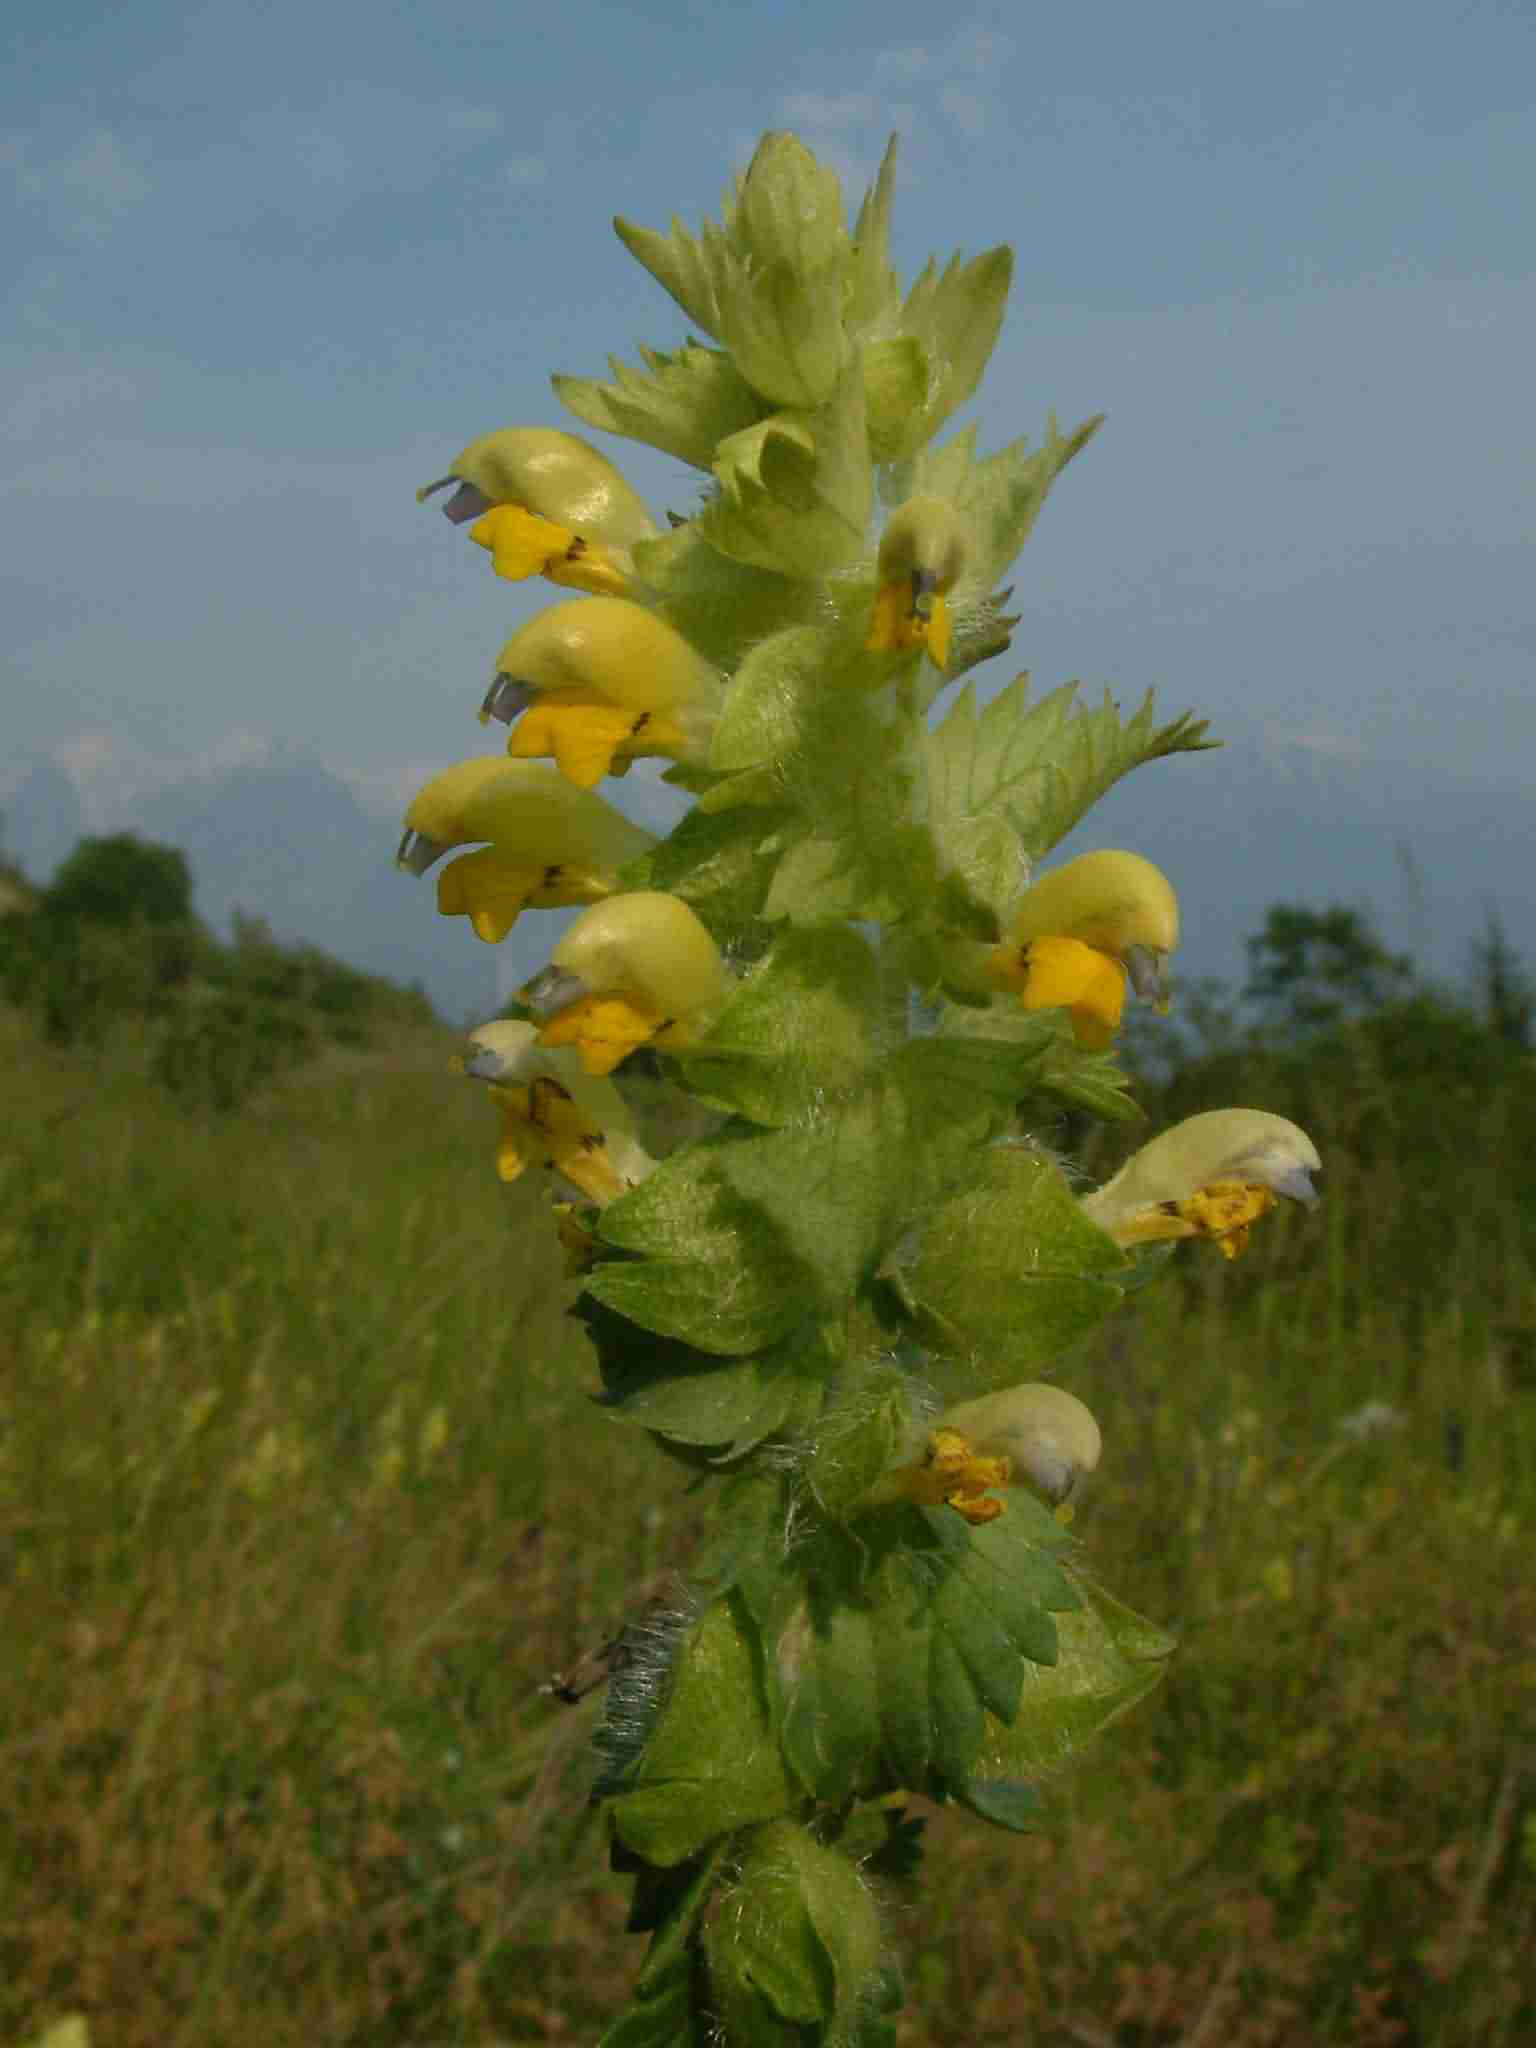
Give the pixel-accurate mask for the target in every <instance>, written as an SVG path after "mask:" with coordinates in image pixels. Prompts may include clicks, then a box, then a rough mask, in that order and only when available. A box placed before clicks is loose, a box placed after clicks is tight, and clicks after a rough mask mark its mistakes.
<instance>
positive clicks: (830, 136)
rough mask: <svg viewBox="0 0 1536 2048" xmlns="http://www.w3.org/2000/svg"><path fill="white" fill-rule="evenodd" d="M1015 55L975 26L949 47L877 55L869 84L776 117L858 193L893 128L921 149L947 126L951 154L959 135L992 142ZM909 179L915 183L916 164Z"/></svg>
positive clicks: (908, 166) (788, 105)
mask: <svg viewBox="0 0 1536 2048" xmlns="http://www.w3.org/2000/svg"><path fill="white" fill-rule="evenodd" d="M1013 50H1014V45H1013V42H1012V41H1011V39H1010V38H1009V37H1008V36H1005V35H1000V34H998V33H996V32H995V31H994V30H992V29H987V28H983V27H981V26H979V25H978V24H975V23H972V24H969V25H967V26H965V27H962V28H960V29H959V30H957V31H956V33H955V34H954V35H953V36H952V37H951V38H950V39H949V41H948V42H947V43H945V44H944V45H943V46H942V47H935V48H927V47H924V46H923V45H921V44H915V43H914V44H906V45H901V46H898V47H893V48H890V49H885V50H877V51H875V52H874V54H873V56H872V57H871V58H870V59H869V64H868V71H867V75H866V77H865V78H864V79H863V80H862V81H859V82H855V83H852V84H850V85H848V86H847V87H844V88H841V89H836V90H833V91H830V92H827V91H800V92H787V93H783V94H781V95H780V96H779V99H778V102H777V105H776V108H775V112H776V115H777V117H778V119H779V120H780V121H783V122H785V123H787V124H788V125H789V126H791V127H793V128H796V129H798V130H799V131H800V132H801V133H802V134H803V135H804V137H805V139H806V141H807V142H808V143H809V144H810V145H811V147H812V148H813V149H814V150H815V151H816V153H817V155H818V156H819V157H821V158H822V159H823V160H824V161H825V162H826V163H828V164H830V165H831V167H832V168H833V169H834V170H835V171H836V172H837V173H838V175H839V177H840V178H841V179H842V181H843V184H844V187H845V189H847V190H849V191H850V193H851V192H853V191H856V190H857V189H858V188H859V187H860V186H862V185H865V184H867V183H869V181H870V180H871V179H872V178H873V176H874V174H875V170H876V168H877V167H878V164H879V161H880V156H881V153H882V150H883V148H884V144H885V140H886V137H887V136H888V135H889V134H890V133H891V131H892V130H893V129H894V130H895V132H896V133H897V134H898V135H900V136H901V137H902V138H903V139H904V140H906V139H909V138H910V139H912V140H913V141H915V142H916V143H917V144H918V146H919V147H920V146H921V142H922V138H923V135H924V132H925V130H926V131H928V132H929V133H931V134H937V133H938V132H939V131H940V130H941V124H943V125H947V126H948V128H949V130H950V131H951V138H952V139H951V140H950V142H949V143H948V144H947V145H946V146H947V147H948V148H949V149H950V150H951V151H952V150H953V149H954V147H955V146H956V145H955V142H954V140H953V137H954V136H956V135H958V137H959V138H960V142H961V144H962V145H963V146H969V145H971V144H973V143H975V142H977V141H978V140H979V139H980V138H981V137H982V136H983V135H985V133H986V132H987V130H988V128H989V127H994V126H995V125H996V123H995V119H994V116H995V114H996V111H997V105H998V84H999V73H1000V72H1001V71H1002V69H1003V67H1004V66H1005V65H1006V64H1007V62H1008V60H1009V58H1010V57H1011V56H1012V55H1013ZM904 174H905V176H906V177H908V178H912V177H913V176H914V166H913V164H912V163H911V161H910V159H908V160H907V161H906V162H905V165H904Z"/></svg>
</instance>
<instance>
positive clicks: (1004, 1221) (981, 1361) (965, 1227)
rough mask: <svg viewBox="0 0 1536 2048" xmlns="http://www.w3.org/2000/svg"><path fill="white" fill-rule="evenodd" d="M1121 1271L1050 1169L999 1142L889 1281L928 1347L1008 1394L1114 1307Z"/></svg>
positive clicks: (1107, 1242) (1117, 1256)
mask: <svg viewBox="0 0 1536 2048" xmlns="http://www.w3.org/2000/svg"><path fill="white" fill-rule="evenodd" d="M1127 1263H1128V1262H1127V1260H1126V1256H1125V1254H1124V1253H1123V1252H1122V1251H1121V1250H1120V1248H1119V1246H1118V1245H1117V1244H1115V1242H1114V1241H1113V1239H1111V1238H1109V1237H1106V1236H1105V1234H1104V1232H1103V1231H1101V1230H1100V1229H1099V1228H1098V1227H1097V1226H1096V1225H1095V1224H1092V1223H1090V1222H1089V1221H1088V1219H1087V1218H1086V1217H1085V1216H1084V1215H1083V1212H1082V1210H1081V1209H1080V1208H1079V1207H1078V1205H1077V1203H1076V1201H1075V1200H1074V1199H1073V1196H1072V1193H1071V1191H1070V1189H1069V1188H1068V1187H1067V1184H1066V1182H1065V1180H1064V1179H1063V1178H1062V1175H1061V1172H1060V1169H1059V1168H1058V1167H1056V1166H1055V1165H1054V1164H1053V1163H1052V1161H1050V1160H1049V1159H1045V1158H1043V1157H1042V1156H1041V1155H1040V1154H1039V1153H1037V1152H1034V1151H1031V1150H1030V1149H1029V1148H1028V1147H1026V1146H1024V1145H999V1146H994V1147H993V1148H992V1150H990V1151H989V1152H988V1153H987V1154H986V1156H985V1159H984V1161H983V1162H982V1170H981V1172H980V1173H979V1174H978V1175H977V1176H976V1178H975V1179H974V1180H973V1181H972V1182H971V1183H970V1184H969V1185H968V1186H967V1187H965V1188H964V1189H963V1190H961V1191H960V1192H959V1193H958V1194H955V1195H953V1196H951V1198H950V1199H949V1200H948V1201H947V1202H946V1203H944V1204H943V1206H942V1207H940V1208H939V1209H937V1210H936V1211H935V1213H934V1215H933V1218H932V1220H931V1222H930V1223H929V1225H928V1227H927V1229H926V1231H925V1232H924V1233H923V1238H922V1243H921V1246H920V1248H919V1249H918V1250H917V1252H916V1253H915V1255H913V1256H912V1257H911V1258H910V1260H907V1259H903V1260H902V1261H900V1262H899V1263H898V1264H897V1266H896V1267H895V1268H894V1270H893V1277H894V1278H895V1281H896V1285H897V1287H898V1289H899V1291H900V1293H901V1296H902V1299H903V1301H904V1302H905V1303H906V1305H907V1307H908V1308H909V1310H910V1311H911V1313H912V1316H913V1318H914V1319H915V1321H916V1323H917V1325H918V1328H919V1330H920V1332H921V1334H922V1336H923V1339H924V1341H925V1342H926V1343H928V1344H930V1345H931V1346H932V1347H933V1348H934V1349H935V1350H936V1351H941V1352H945V1353H947V1354H948V1355H950V1356H952V1357H957V1358H963V1359H965V1360H967V1361H969V1363H970V1364H971V1366H972V1368H973V1370H974V1372H975V1374H976V1375H977V1377H978V1379H979V1381H980V1383H981V1384H982V1385H983V1386H985V1387H1004V1386H1010V1385H1012V1384H1013V1383H1014V1382H1015V1381H1016V1380H1021V1379H1029V1378H1036V1377H1038V1376H1039V1374H1040V1372H1041V1371H1042V1369H1043V1368H1045V1367H1046V1366H1048V1365H1049V1363H1050V1361H1051V1360H1052V1359H1053V1358H1054V1357H1055V1356H1056V1354H1057V1353H1058V1352H1060V1351H1061V1350H1062V1349H1063V1348H1064V1347H1065V1346H1066V1345H1068V1344H1070V1343H1072V1342H1073V1341H1074V1340H1075V1339H1076V1338H1078V1337H1081V1336H1083V1335H1084V1334H1085V1333H1086V1332H1087V1331H1089V1330H1091V1329H1092V1328H1093V1326H1094V1325H1095V1324H1096V1323H1097V1322H1099V1321H1100V1320H1101V1319H1102V1318H1103V1317H1104V1316H1106V1315H1107V1314H1108V1313H1109V1312H1110V1310H1111V1309H1114V1308H1117V1307H1118V1306H1119V1304H1120V1301H1121V1298H1122V1297H1121V1293H1120V1289H1119V1288H1118V1287H1117V1286H1116V1285H1115V1284H1114V1281H1113V1279H1112V1278H1110V1277H1109V1276H1111V1275H1113V1274H1115V1273H1118V1272H1121V1271H1123V1270H1124V1269H1125V1268H1126V1266H1127Z"/></svg>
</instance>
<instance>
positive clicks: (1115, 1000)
mask: <svg viewBox="0 0 1536 2048" xmlns="http://www.w3.org/2000/svg"><path fill="white" fill-rule="evenodd" d="M1178 943H1179V906H1178V899H1177V897H1175V895H1174V893H1173V888H1172V885H1171V884H1170V882H1169V881H1168V878H1167V876H1166V875H1164V874H1163V872H1162V871H1161V869H1159V868H1155V867H1154V866H1153V865H1152V863H1151V861H1149V860H1143V859H1142V857H1141V855H1140V854H1136V853H1118V852H1113V851H1106V852H1102V853H1085V854H1082V855H1080V856H1079V857H1078V858H1077V859H1076V860H1069V861H1068V862H1067V863H1066V865H1065V866H1064V867H1059V868H1056V869H1055V870H1054V871H1053V872H1052V873H1050V874H1048V875H1044V876H1042V877H1041V879H1040V880H1039V881H1038V882H1036V883H1034V884H1033V885H1032V886H1031V887H1030V888H1029V889H1027V890H1026V891H1025V892H1024V895H1023V896H1022V897H1021V899H1020V901H1019V904H1018V907H1017V908H1016V910H1015V911H1014V914H1013V917H1012V920H1011V922H1010V927H1009V936H1008V940H1007V943H1006V944H1004V945H1001V946H999V947H997V948H996V949H995V950H994V951H993V953H992V955H991V957H990V960H989V962H988V965H987V977H988V979H989V980H990V981H991V982H992V984H993V986H994V987H997V988H1003V989H1012V990H1014V991H1016V992H1017V994H1018V995H1019V996H1020V998H1021V999H1022V1001H1023V1005H1024V1008H1025V1009H1026V1010H1054V1009H1065V1010H1068V1011H1069V1012H1070V1013H1071V1017H1072V1029H1073V1033H1074V1036H1075V1037H1076V1039H1077V1042H1078V1043H1079V1045H1082V1046H1086V1047H1088V1048H1090V1049H1091V1050H1094V1051H1099V1050H1102V1049H1103V1047H1105V1046H1107V1045H1108V1044H1109V1042H1110V1040H1111V1039H1112V1038H1113V1037H1114V1035H1115V1033H1116V1031H1117V1030H1118V1029H1119V1028H1120V1018H1121V1015H1122V1013H1123V1011H1124V1008H1125V990H1126V983H1127V981H1129V983H1130V985H1131V987H1132V988H1133V989H1134V990H1135V991H1136V993H1137V995H1139V996H1144V997H1150V998H1153V999H1155V1000H1156V1001H1157V1002H1158V1003H1159V1004H1160V1006H1164V1007H1166V1002H1167V995H1166V990H1165V986H1164V979H1163V971H1164V967H1165V965H1166V963H1167V959H1168V955H1169V954H1170V953H1171V952H1172V951H1173V950H1174V948H1175V947H1176V946H1177V945H1178Z"/></svg>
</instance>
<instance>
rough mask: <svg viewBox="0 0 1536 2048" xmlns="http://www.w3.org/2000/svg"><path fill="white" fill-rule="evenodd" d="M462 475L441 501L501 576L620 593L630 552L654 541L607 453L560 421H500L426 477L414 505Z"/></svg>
mask: <svg viewBox="0 0 1536 2048" xmlns="http://www.w3.org/2000/svg"><path fill="white" fill-rule="evenodd" d="M451 483H457V484H458V486H459V488H458V489H457V490H456V491H455V492H454V494H453V496H452V497H451V498H450V499H449V500H448V502H447V504H446V505H445V506H444V508H443V509H444V511H445V512H446V513H447V515H448V517H449V518H450V519H451V520H452V521H453V522H454V524H455V525H456V526H457V525H462V524H464V523H465V522H466V521H468V520H471V519H472V520H474V521H475V522H476V523H475V525H474V526H473V527H472V528H471V529H470V538H471V539H472V540H477V541H479V543H480V544H481V546H482V547H486V548H489V549H490V551H491V555H492V559H493V560H494V562H495V565H496V573H497V574H498V575H499V576H507V577H510V578H511V579H512V580H513V581H514V582H517V581H521V579H522V578H523V577H525V576H548V577H550V578H551V579H552V580H553V581H554V582H556V583H566V584H572V585H574V586H575V587H576V588H577V589H580V590H598V591H619V590H623V589H624V588H625V586H626V583H627V580H628V572H629V550H630V549H631V548H632V547H633V546H634V545H635V543H636V542H637V541H642V540H650V539H652V538H653V537H654V535H655V532H656V528H655V526H654V524H653V523H652V520H651V515H650V514H649V513H648V512H647V511H646V509H645V507H644V505H643V504H642V503H641V502H640V500H639V498H638V497H636V495H635V493H634V491H633V490H631V488H630V486H629V485H628V484H627V483H626V482H625V480H624V478H623V477H622V476H621V475H620V474H619V472H618V470H616V469H615V468H614V466H613V464H612V463H611V462H610V461H609V460H608V458H607V456H606V455H600V454H599V453H598V451H597V449H595V448H592V447H589V446H588V444H587V443H586V442H585V441H583V440H580V439H578V437H577V436H576V435H575V434H567V433H563V432H562V431H561V430H560V429H559V428H557V427H502V428H501V429H499V430H498V431H497V432H496V433H494V434H482V435H481V437H480V439H479V440H478V441H471V442H470V444H469V446H468V447H467V448H466V449H464V450H463V451H462V453H460V454H459V455H457V456H456V457H455V458H454V461H453V466H452V468H451V469H450V470H449V472H448V474H447V476H444V477H439V478H438V479H437V480H436V482H435V483H430V484H424V485H423V486H422V488H421V489H420V490H419V491H418V492H417V493H416V499H417V503H418V504H420V503H422V502H424V501H425V500H426V499H427V498H429V497H431V495H432V493H433V492H434V491H440V490H442V489H444V488H445V487H446V486H447V485H448V484H451Z"/></svg>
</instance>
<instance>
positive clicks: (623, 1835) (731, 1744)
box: [606, 1595, 789, 1869]
mask: <svg viewBox="0 0 1536 2048" xmlns="http://www.w3.org/2000/svg"><path fill="white" fill-rule="evenodd" d="M755 1636H756V1632H755V1630H754V1628H753V1626H752V1624H751V1622H750V1621H749V1620H748V1618H747V1617H746V1614H745V1612H744V1610H743V1609H742V1607H741V1604H740V1602H739V1601H738V1600H737V1599H736V1598H735V1597H734V1596H733V1595H727V1596H726V1597H725V1598H724V1599H722V1600H716V1601H714V1602H713V1603H712V1604H711V1605H710V1606H709V1607H708V1608H706V1609H705V1612H704V1614H703V1617H702V1618H701V1619H700V1620H699V1622H698V1623H697V1624H696V1625H695V1626H694V1628H693V1630H692V1631H691V1633H690V1634H689V1635H688V1637H687V1638H686V1639H685V1641H684V1642H683V1644H682V1645H681V1648H680V1650H679V1654H678V1656H677V1658H676V1660H675V1662H674V1664H673V1666H672V1669H671V1673H670V1677H669V1685H670V1692H669V1695H668V1697H667V1700H666V1703H665V1705H664V1706H663V1708H662V1710H661V1713H660V1716H659V1717H658V1719H657V1721H656V1723H655V1726H654V1728H653V1729H652V1731H651V1734H650V1738H649V1740H648V1741H647V1742H646V1744H645V1748H644V1750H643V1751H642V1752H641V1754H640V1756H639V1758H638V1759H637V1760H636V1762H635V1763H633V1764H632V1765H631V1767H630V1769H629V1771H628V1772H627V1774H626V1778H625V1782H624V1786H623V1789H622V1790H615V1789H613V1788H612V1787H609V1788H606V1789H608V1794H609V1813H610V1815H611V1818H612V1822H613V1828H614V1832H615V1834H616V1835H617V1837H618V1839H619V1840H620V1841H621V1842H622V1843H623V1844H624V1845H625V1847H626V1848H628V1849H629V1850H631V1851H632V1852H633V1853H634V1854H635V1855H637V1856H640V1857H643V1858H644V1860H645V1861H646V1862H647V1863H650V1864H654V1865H658V1866H660V1867H661V1868H662V1869H668V1868H670V1867H671V1866H672V1865H674V1864H678V1863H684V1862H686V1861H687V1860H688V1859H689V1858H690V1857H692V1856H695V1855H697V1854H698V1853H699V1851H700V1850H702V1849H704V1848H705V1847H707V1846H708V1844H709V1843H711V1842H712V1841H714V1840H715V1839H716V1837H718V1836H720V1835H725V1834H729V1833H731V1831H732V1830H733V1829H735V1828H739V1827H746V1826H748V1825H749V1824H750V1823H751V1822H753V1821H760V1820H771V1819H773V1818H774V1817H775V1815H777V1814H780V1813H783V1812H784V1811H785V1810H786V1809H787V1807H788V1804H789V1783H788V1780H787V1779H786V1777H785V1774H784V1766H783V1763H782V1761H781V1759H780V1756H779V1748H778V1744H777V1743H776V1742H775V1741H774V1740H773V1737H772V1733H771V1731H770V1729H769V1725H768V1716H767V1709H766V1706H765V1704H764V1701H763V1698H762V1691H761V1687H760V1684H759V1681H758V1676H757V1670H756V1665H755V1661H754V1651H753V1643H754V1641H755Z"/></svg>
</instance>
